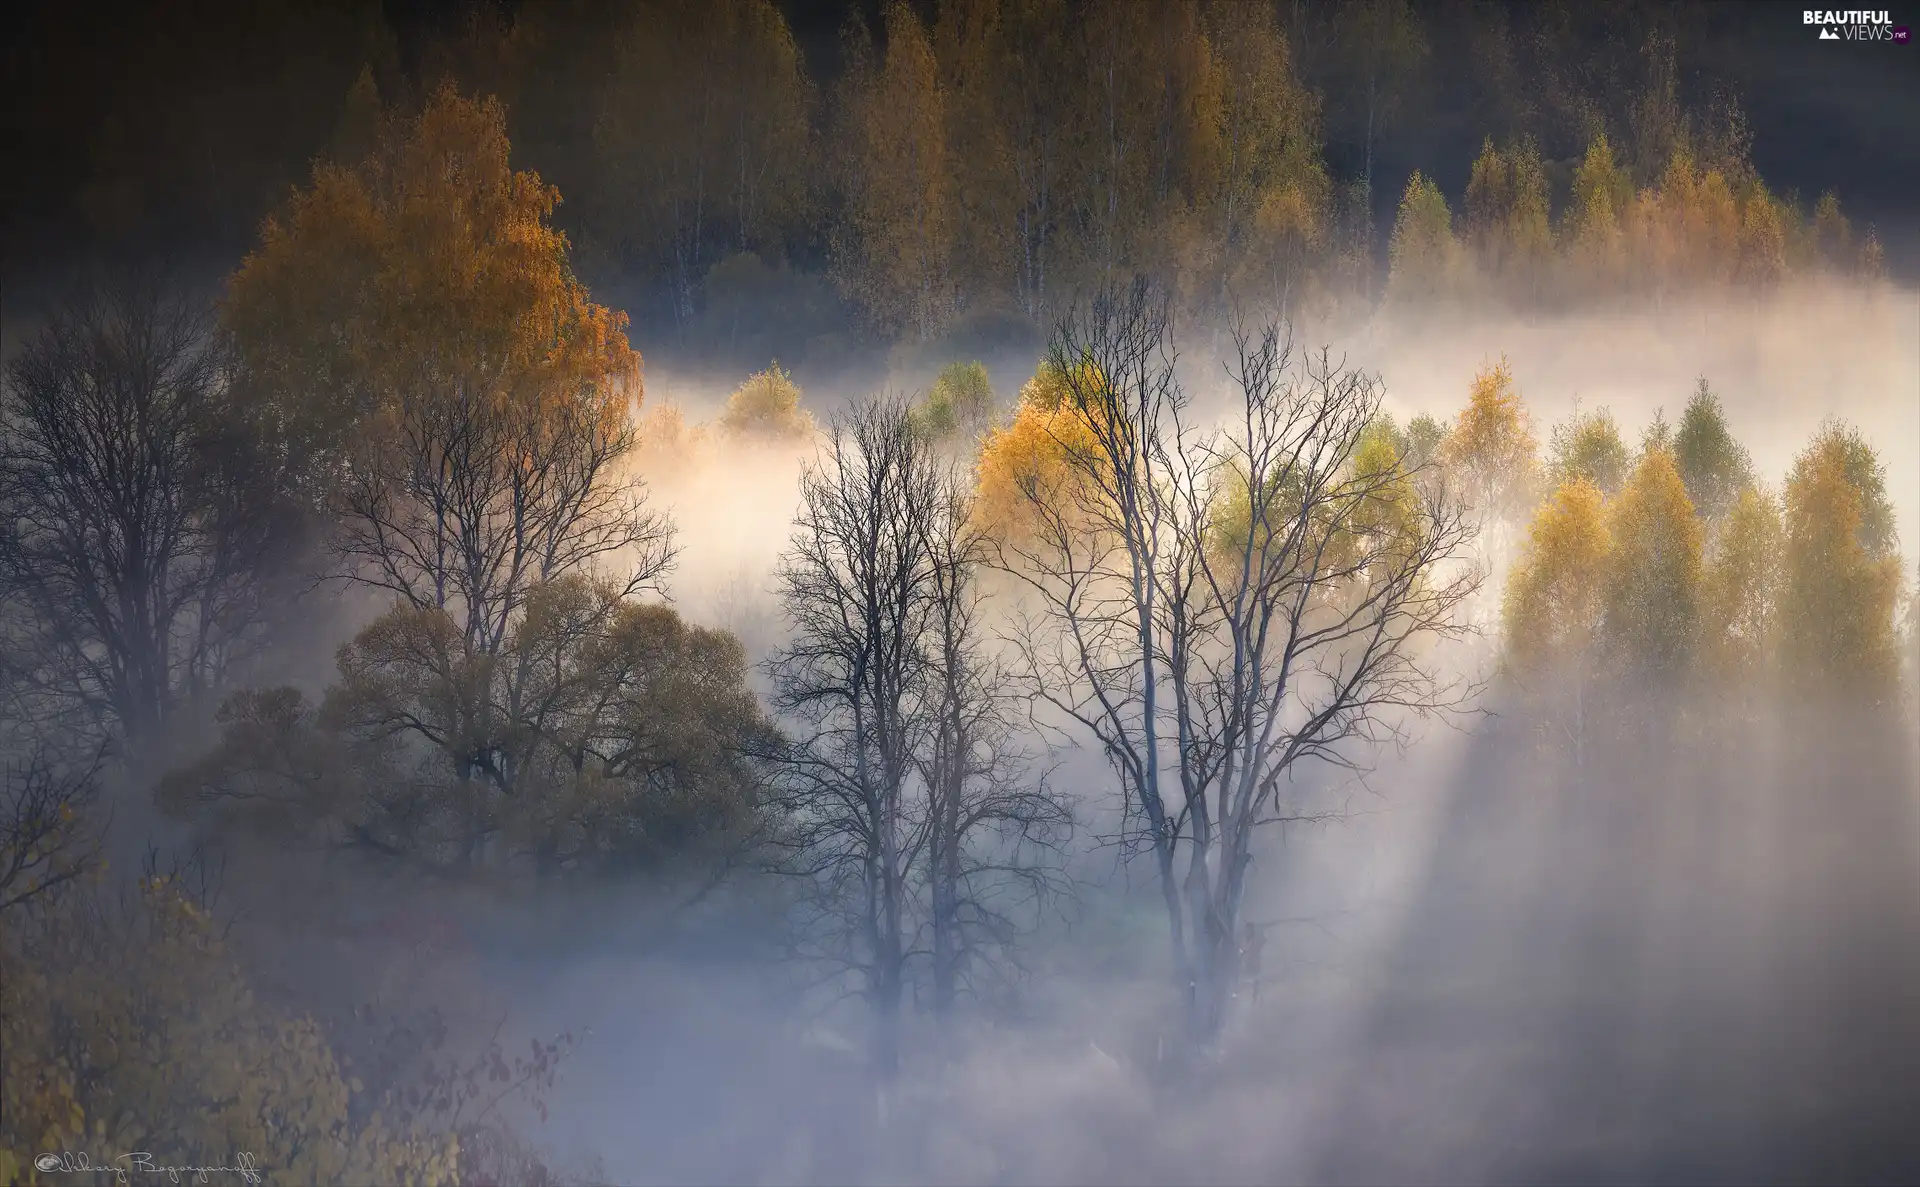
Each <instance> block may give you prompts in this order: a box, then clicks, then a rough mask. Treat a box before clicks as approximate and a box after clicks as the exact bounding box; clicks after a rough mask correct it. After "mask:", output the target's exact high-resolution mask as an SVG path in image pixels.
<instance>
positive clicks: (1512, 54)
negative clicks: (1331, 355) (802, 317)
mask: <svg viewBox="0 0 1920 1187" xmlns="http://www.w3.org/2000/svg"><path fill="white" fill-rule="evenodd" d="M1563 15H1564V14H1563ZM1283 16H1284V19H1283ZM1563 23H1564V22H1563ZM1540 24H1541V26H1542V27H1541V28H1539V29H1536V30H1534V33H1535V40H1536V41H1539V42H1540V43H1541V46H1548V45H1551V44H1557V43H1556V42H1555V37H1556V36H1558V37H1560V38H1561V39H1563V40H1564V38H1565V36H1566V30H1564V29H1559V30H1558V32H1557V33H1556V31H1555V30H1556V28H1557V26H1555V25H1554V22H1553V21H1552V20H1549V19H1545V18H1544V17H1543V19H1542V21H1541V22H1540ZM1479 31H1480V32H1482V33H1485V34H1487V36H1486V37H1483V38H1482V40H1483V41H1485V42H1486V44H1484V45H1482V44H1479V43H1476V52H1484V53H1485V54H1486V55H1489V56H1490V57H1491V58H1496V59H1498V60H1499V62H1501V63H1504V69H1505V71H1506V73H1508V74H1511V73H1513V72H1514V71H1515V70H1516V69H1518V67H1516V66H1515V59H1516V50H1515V48H1514V46H1513V44H1512V40H1513V35H1512V32H1511V31H1510V30H1508V29H1507V27H1506V22H1505V20H1504V18H1502V19H1500V20H1494V21H1492V24H1491V25H1490V26H1489V27H1488V28H1486V29H1481V30H1479ZM842 40H843V46H842V56H843V58H844V69H843V70H842V71H841V72H840V73H839V75H838V76H837V77H836V78H834V79H833V80H831V82H830V83H822V84H816V83H815V82H814V81H813V80H811V79H810V78H809V77H808V76H807V73H806V69H805V62H804V61H803V60H802V57H801V55H800V54H799V53H798V52H797V50H796V47H795V44H794V41H793V38H792V36H791V34H790V33H789V31H788V29H787V27H786V25H785V24H784V22H783V21H782V19H781V17H780V16H779V14H778V13H777V11H776V10H775V8H774V6H773V5H772V4H771V3H770V2H769V0H727V2H726V3H721V4H715V5H705V6H692V7H689V6H681V5H670V4H660V5H647V6H643V8H642V10H641V11H640V12H638V13H636V14H635V17H634V19H633V21H632V23H631V25H630V27H629V28H628V29H627V31H626V32H625V33H624V34H623V35H622V40H621V42H620V44H621V46H622V47H623V48H622V49H621V51H620V54H619V58H618V62H617V64H616V65H615V66H614V68H613V75H612V79H611V81H610V82H609V83H608V85H607V88H606V90H605V93H604V96H603V98H602V100H601V106H600V108H599V114H598V117H597V122H596V124H595V132H594V136H595V144H596V151H597V153H598V154H599V159H600V160H601V161H602V162H603V163H604V167H605V171H606V173H607V181H608V184H607V185H606V186H605V187H604V190H603V191H602V192H598V193H597V194H596V196H595V197H594V198H593V202H594V203H595V204H596V205H595V208H594V210H592V211H590V212H588V214H587V215H586V217H587V219H588V221H589V223H590V224H591V225H592V226H593V227H594V228H595V241H596V243H597V244H598V247H597V248H596V250H597V251H605V252H609V253H611V255H612V257H613V258H614V259H615V260H617V262H618V268H619V270H621V271H624V272H626V273H627V274H629V275H632V276H636V277H637V278H640V279H642V280H643V282H644V283H647V284H648V285H650V286H655V285H657V286H658V287H659V288H660V289H661V290H662V291H665V292H666V293H668V294H669V295H670V300H671V310H672V315H673V317H674V319H675V321H676V324H678V325H679V326H680V327H681V328H682V329H683V330H685V329H687V328H689V327H690V326H692V325H693V324H694V322H695V321H696V319H697V315H698V313H699V310H700V307H701V303H702V302H701V293H702V287H703V284H704V282H705V280H706V278H707V276H708V275H709V273H711V272H713V270H715V269H716V268H721V269H735V270H737V268H735V265H734V264H733V263H732V262H731V260H732V259H733V258H734V257H735V256H737V254H738V253H742V252H747V253H755V254H757V255H759V256H761V257H764V258H766V259H768V260H788V259H792V260H811V259H821V260H823V261H824V262H825V263H826V264H827V266H828V267H829V269H830V270H831V271H832V273H833V275H834V276H835V277H836V279H837V281H838V283H839V285H840V288H841V290H842V292H844V293H845V294H846V295H847V296H848V297H849V298H850V299H851V300H852V301H853V302H854V304H855V306H856V308H857V309H858V310H859V311H860V312H861V313H862V314H863V315H864V316H865V319H866V321H867V322H868V324H869V326H870V327H871V328H872V329H875V330H877V331H879V332H880V333H882V334H884V335H887V336H899V335H904V336H906V337H909V338H917V339H926V338H928V337H931V336H934V335H936V334H939V333H940V332H942V331H943V330H944V329H946V328H947V327H949V326H950V325H951V324H953V323H954V322H955V321H956V319H966V318H968V317H971V316H975V315H989V314H992V313H995V312H999V311H1012V312H1014V313H1017V314H1019V315H1023V316H1025V317H1027V318H1030V319H1034V320H1037V321H1042V322H1045V321H1047V320H1049V319H1050V318H1051V317H1053V316H1054V315H1055V314H1057V313H1058V312H1060V311H1062V310H1064V309H1065V308H1066V307H1067V305H1068V304H1069V303H1070V302H1071V301H1072V300H1073V298H1074V297H1075V296H1076V294H1084V293H1088V292H1091V291H1093V290H1095V289H1096V288H1098V287H1100V286H1102V285H1107V284H1112V283H1114V282H1116V281H1120V280H1124V279H1125V278H1126V277H1127V276H1130V275H1132V274H1135V273H1138V272H1144V273H1148V274H1153V275H1159V276H1165V277H1167V278H1169V281H1170V284H1171V287H1172V289H1173V291H1175V293H1176V294H1177V296H1178V297H1179V299H1180V302H1181V304H1182V305H1183V307H1184V308H1185V309H1186V310H1188V311H1191V312H1193V313H1195V314H1198V315H1202V316H1212V315H1217V314H1220V313H1222V312H1224V311H1225V310H1226V309H1228V308H1230V307H1231V306H1233V305H1234V304H1235V303H1236V302H1237V303H1241V304H1245V303H1248V302H1252V303H1255V304H1258V305H1260V306H1263V307H1267V308H1272V309H1275V310H1278V311H1280V312H1281V313H1282V314H1286V313H1290V312H1292V311H1294V310H1297V309H1299V308H1301V307H1302V303H1303V302H1316V303H1320V302H1326V301H1345V300H1348V299H1352V298H1361V299H1365V300H1368V301H1370V300H1371V298H1372V297H1373V295H1374V294H1373V283H1372V269H1373V266H1374V265H1373V255H1374V250H1375V247H1374V245H1375V236H1374V233H1373V225H1374V223H1373V220H1374V217H1375V215H1374V209H1373V208H1374V196H1373V194H1374V183H1375V160H1374V156H1375V154H1374V141H1375V139H1376V134H1378V135H1384V134H1385V124H1386V121H1387V119H1388V117H1389V116H1390V115H1398V114H1400V107H1401V101H1402V100H1403V99H1404V97H1405V96H1406V95H1407V94H1408V93H1410V83H1411V80H1412V78H1413V77H1414V75H1416V74H1417V73H1418V68H1419V63H1420V61H1421V60H1422V58H1423V57H1424V51H1425V49H1426V39H1425V38H1424V36H1423V35H1422V33H1421V30H1420V21H1419V20H1418V18H1417V17H1416V16H1415V15H1414V14H1413V13H1412V12H1411V11H1409V10H1408V9H1407V8H1406V6H1405V5H1404V4H1400V3H1397V2H1391V0H1355V2H1354V3H1350V4H1345V5H1336V6H1333V9H1331V10H1330V11H1328V12H1326V13H1321V12H1319V11H1317V10H1315V9H1313V8H1312V7H1311V6H1305V5H1295V6H1293V9H1292V10H1291V11H1290V12H1287V13H1284V14H1283V12H1282V10H1281V9H1280V8H1279V7H1277V6H1274V5H1270V4H1241V3H1221V4H1203V5H1175V6H1171V7H1168V6H1162V5H1154V4H1147V3H1133V2H1129V3H1118V4H1095V5H1085V6H1082V5H1077V4H1073V3H1068V2H1066V0H950V2H947V3H942V4H940V5H938V6H937V7H936V8H935V9H934V10H933V12H932V13H931V16H930V19H926V20H923V19H922V14H921V13H919V12H918V11H916V10H915V9H914V8H913V7H911V6H908V5H906V4H902V3H889V4H887V5H886V6H884V8H883V10H882V14H881V23H880V26H879V27H878V28H875V29H868V28H866V27H865V26H864V25H863V24H861V23H860V22H859V21H857V20H856V21H855V22H854V23H853V24H851V25H850V26H849V27H848V29H847V31H846V33H845V34H844V36H843V39H842ZM1536 48H1539V47H1536ZM1541 53H1542V54H1543V55H1544V57H1543V60H1545V59H1546V58H1551V57H1552V56H1554V55H1552V54H1549V53H1547V51H1546V50H1545V49H1541ZM1519 56H1526V55H1519ZM1639 56H1640V57H1642V58H1644V64H1643V66H1639V67H1636V68H1635V70H1634V71H1633V72H1632V73H1634V74H1635V75H1637V77H1635V78H1634V79H1633V80H1632V87H1633V91H1632V94H1631V96H1630V98H1631V101H1630V102H1624V103H1623V101H1622V99H1621V97H1620V96H1617V95H1613V96H1609V95H1607V94H1605V93H1604V92H1605V90H1606V89H1607V88H1606V87H1603V86H1602V85H1601V84H1600V82H1599V80H1598V79H1596V80H1593V81H1592V83H1591V89H1592V90H1593V92H1594V93H1591V94H1589V93H1587V91H1586V90H1585V89H1583V86H1582V85H1581V84H1578V83H1575V82H1570V81H1569V80H1568V79H1566V78H1562V77H1559V76H1558V75H1556V76H1555V78H1554V79H1553V80H1551V81H1552V82H1553V89H1556V90H1558V91H1562V92H1568V93H1567V94H1562V95H1561V96H1560V98H1561V99H1562V100H1563V101H1564V102H1565V103H1566V104H1569V105H1570V106H1569V108H1568V112H1567V113H1563V115H1564V118H1562V119H1560V120H1559V121H1558V122H1552V121H1547V122H1543V121H1542V120H1541V119H1538V118H1534V117H1533V116H1531V115H1528V114H1527V113H1526V112H1522V111H1519V110H1517V109H1513V108H1514V102H1518V101H1519V98H1518V97H1517V96H1512V95H1509V96H1507V99H1508V100H1513V101H1514V102H1503V103H1497V104H1494V105H1493V106H1494V107H1495V108H1496V110H1492V111H1489V112H1487V113H1486V114H1485V115H1483V116H1482V117H1481V118H1483V119H1486V120H1488V121H1490V123H1489V124H1483V125H1482V126H1492V127H1494V128H1495V129H1496V130H1497V132H1498V134H1499V135H1500V136H1502V137H1503V138H1511V139H1506V140H1504V141H1503V143H1504V147H1502V148H1495V147H1494V143H1493V141H1492V140H1491V139H1489V140H1488V142H1487V145H1486V147H1485V149H1484V150H1483V152H1482V153H1481V156H1480V158H1479V160H1478V161H1476V162H1475V163H1474V166H1473V170H1472V181H1471V182H1470V183H1469V186H1468V192H1467V196H1466V199H1465V202H1464V208H1465V214H1464V217H1463V218H1462V219H1461V220H1460V223H1461V225H1460V226H1458V227H1457V228H1456V227H1454V226H1453V225H1452V220H1451V218H1450V216H1449V214H1448V212H1447V209H1446V203H1445V202H1444V201H1443V200H1442V199H1441V196H1440V194H1439V192H1438V190H1437V189H1436V188H1435V187H1434V186H1433V183H1432V182H1430V181H1429V180H1427V179H1426V178H1425V177H1424V176H1422V175H1420V174H1419V173H1417V172H1416V174H1415V176H1414V178H1413V180H1412V182H1410V183H1409V185H1408V188H1407V190H1406V194H1405V198H1404V200H1403V202H1402V204H1401V208H1400V214H1399V217H1398V219H1397V220H1396V222H1395V229H1394V234H1393V238H1392V244H1391V247H1392V250H1391V257H1392V265H1393V274H1394V285H1395V287H1396V288H1397V289H1398V290H1399V291H1400V292H1401V293H1402V295H1403V296H1404V297H1405V298H1407V299H1409V300H1413V299H1418V298H1422V297H1426V296H1430V295H1432V290H1434V289H1435V288H1436V287H1439V286H1444V287H1448V288H1453V287H1457V286H1458V285H1459V283H1460V280H1461V277H1460V276H1459V274H1460V273H1461V272H1462V271H1464V270H1467V269H1466V265H1467V264H1468V263H1469V262H1471V263H1472V264H1473V265H1474V268H1473V270H1476V271H1479V272H1482V273H1484V274H1485V277H1486V278H1487V279H1488V280H1491V281H1494V282H1497V283H1498V284H1499V285H1501V286H1502V287H1503V289H1504V290H1505V291H1507V292H1509V293H1511V294H1512V295H1513V296H1515V297H1516V298H1521V297H1524V298H1526V299H1529V300H1534V299H1538V297H1539V296H1540V295H1541V292H1542V290H1543V289H1545V290H1547V291H1555V292H1569V293H1570V295H1573V296H1577V297H1581V298H1585V297H1587V296H1591V295H1593V294H1595V293H1601V294H1607V293H1612V292H1614V291H1617V290H1619V289H1621V288H1633V287H1634V286H1635V284H1636V283H1638V281H1639V280H1640V278H1642V277H1644V276H1646V275H1647V274H1648V270H1647V268H1645V267H1642V266H1641V265H1642V264H1643V263H1649V262H1650V263H1651V264H1653V265H1655V267H1654V269H1653V273H1652V274H1653V275H1654V276H1656V277H1657V278H1658V282H1659V284H1660V285H1661V286H1662V287H1665V288H1674V287H1681V286H1686V285H1691V284H1694V283H1698V282H1700V281H1703V280H1707V279H1739V280H1741V281H1743V282H1745V281H1769V280H1772V279H1774V278H1777V277H1778V276H1780V275H1782V274H1784V273H1785V272H1787V271H1804V270H1807V269H1810V268H1815V267H1838V268H1843V269H1847V270H1852V269H1854V268H1856V267H1862V268H1869V269H1871V268H1875V267H1877V266H1878V247H1877V244H1876V243H1875V242H1874V241H1873V240H1872V238H1871V236H1870V235H1869V236H1868V237H1867V238H1866V239H1865V240H1864V241H1863V242H1862V243H1860V244H1858V245H1856V244H1854V243H1852V242H1851V233H1850V231H1849V230H1848V228H1847V226H1846V220H1845V219H1844V218H1843V217H1842V216H1841V215H1840V212H1839V207H1838V204H1837V200H1836V199H1835V198H1834V196H1833V195H1832V194H1827V195H1825V196H1823V197H1822V199H1821V201H1820V204H1819V207H1818V209H1817V211H1816V212H1815V213H1814V214H1813V215H1812V216H1808V215H1806V214H1804V213H1803V212H1801V211H1800V210H1798V209H1797V207H1796V206H1795V204H1794V203H1793V202H1789V201H1786V200H1783V199H1781V198H1779V197H1776V196H1774V195H1772V194H1770V193H1769V192H1768V191H1767V189H1766V187H1765V186H1764V185H1763V184H1762V183H1761V182H1760V181H1759V179H1758V177H1757V176H1756V175H1755V173H1754V171H1753V168H1752V165H1751V162H1750V159H1749V156H1748V152H1747V148H1748V140H1749V139H1750V138H1749V137H1748V135H1747V133H1746V130H1745V125H1744V122H1743V121H1742V119H1741V117H1740V115H1739V111H1738V108H1737V106H1735V105H1734V104H1733V103H1732V102H1731V101H1730V100H1728V99H1727V98H1726V97H1725V96H1724V95H1721V96H1719V97H1718V98H1717V99H1716V100H1715V101H1714V102H1713V103H1711V104H1698V105H1696V106H1695V108H1692V109H1690V108H1689V107H1688V106H1687V105H1686V104H1685V103H1684V102H1683V96H1682V95H1681V94H1680V91H1679V83H1678V67H1677V65H1676V46H1675V42H1674V39H1673V37H1672V35H1671V33H1670V32H1668V31H1663V30H1662V29H1660V28H1659V27H1658V26H1657V23H1656V26H1655V27H1654V30H1653V32H1651V33H1650V34H1648V40H1647V43H1646V45H1645V47H1644V52H1643V53H1642V54H1640V55H1639ZM1562 65H1564V63H1562ZM1540 69H1542V70H1549V67H1548V66H1545V65H1543V66H1540ZM1303 70H1304V71H1307V72H1308V74H1310V75H1311V76H1312V80H1311V81H1312V83H1315V84H1317V85H1310V81H1309V79H1308V78H1307V77H1303V75H1302V71H1303ZM1549 72H1551V71H1549ZM1614 73H1618V72H1617V71H1615V72H1614ZM1501 86H1502V87H1504V88H1507V89H1515V90H1524V89H1525V88H1524V86H1520V85H1518V84H1517V83H1515V82H1514V81H1513V80H1512V79H1508V80H1506V81H1505V82H1503V83H1501ZM1572 92H1578V94H1574V93H1572ZM1537 97H1538V96H1536V98H1537ZM1329 105H1331V110H1328V108H1329ZM1521 106H1525V104H1524V103H1521ZM1509 109H1512V110H1509ZM668 110H673V111H687V112H691V113H692V115H691V118H686V119H671V120H669V119H662V118H661V113H662V112H664V111H668ZM1328 119H1332V120H1334V121H1335V122H1336V123H1338V124H1339V125H1340V127H1341V133H1342V135H1348V134H1351V135H1352V136H1357V137H1358V139H1359V145H1360V147H1361V152H1360V154H1359V156H1358V158H1357V159H1356V160H1354V161H1352V162H1351V163H1350V169H1349V172H1350V175H1351V177H1350V180H1347V181H1342V180H1341V179H1340V176H1339V171H1337V170H1335V169H1334V168H1332V167H1330V165H1329V163H1328V157H1327V151H1326V135H1327V128H1326V125H1327V121H1328ZM1569 121H1571V123H1570V124H1569ZM1348 124H1353V125H1354V127H1353V128H1352V129H1348V128H1347V125H1348ZM1562 124H1569V126H1573V125H1577V128H1578V134H1579V135H1580V136H1581V137H1583V139H1582V140H1581V141H1579V142H1576V143H1574V144H1572V145H1570V146H1568V147H1569V148H1570V152H1569V155H1568V158H1567V159H1564V160H1561V159H1543V158H1542V152H1543V150H1542V149H1541V148H1540V147H1539V146H1540V144H1541V143H1542V140H1541V139H1540V137H1539V136H1538V135H1536V132H1539V133H1547V132H1551V133H1553V135H1552V136H1551V138H1550V150H1551V151H1568V150H1567V149H1562V148H1561V147H1560V146H1561V143H1562V142H1565V141H1567V140H1568V139H1569V136H1568V134H1567V133H1566V132H1565V130H1564V129H1563V128H1562V127H1561V125H1562ZM1610 136H1611V137H1612V138H1611V139H1610V138H1609V137H1610ZM1583 144H1584V145H1585V156H1584V157H1582V156H1581V155H1580V151H1581V145H1583ZM1610 144H1623V145H1626V146H1627V151H1626V152H1625V154H1624V158H1623V159H1622V160H1619V161H1616V159H1615V154H1614V152H1613V150H1612V149H1611V148H1610V147H1609V145H1610ZM816 239H817V241H816ZM1576 247H1577V250H1576ZM1464 248H1470V249H1471V250H1470V251H1468V250H1463V249H1464ZM1560 256H1565V257H1566V258H1567V260H1568V267H1567V269H1566V270H1567V271H1569V272H1572V273H1576V274H1577V275H1578V277H1579V284H1578V285H1574V284H1572V283H1571V281H1566V282H1562V281H1561V280H1560V279H1559V278H1558V277H1557V273H1555V272H1554V270H1553V269H1550V268H1549V267H1548V265H1549V263H1551V262H1552V261H1553V259H1557V258H1558V257H1560ZM1643 256H1644V257H1647V260H1645V261H1643V260H1642V257H1643ZM728 283H731V280H729V281H728ZM769 295H771V294H769Z"/></svg>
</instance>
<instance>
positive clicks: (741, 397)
mask: <svg viewBox="0 0 1920 1187" xmlns="http://www.w3.org/2000/svg"><path fill="white" fill-rule="evenodd" d="M800 396H801V393H800V385H799V384H796V383H795V382H794V381H793V376H792V375H791V374H790V373H789V372H787V371H784V370H782V369H781V368H780V364H779V363H774V364H772V365H771V366H769V367H768V368H767V369H766V370H764V371H756V372H754V373H753V374H752V375H749V376H748V377H747V381H746V382H745V383H743V384H741V385H740V386H739V387H737V388H735V389H734V392H733V394H732V395H731V396H728V397H727V407H726V411H725V412H723V413H721V415H720V423H719V427H720V432H721V433H722V434H724V435H725V436H727V437H729V438H732V439H733V440H735V441H751V442H758V443H761V444H769V445H771V444H782V445H794V444H803V443H805V442H808V441H811V440H813V436H814V433H815V432H816V431H818V430H817V426H816V425H815V424H814V421H813V416H812V415H811V414H810V413H808V412H807V410H806V409H805V408H802V407H801V406H800Z"/></svg>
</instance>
